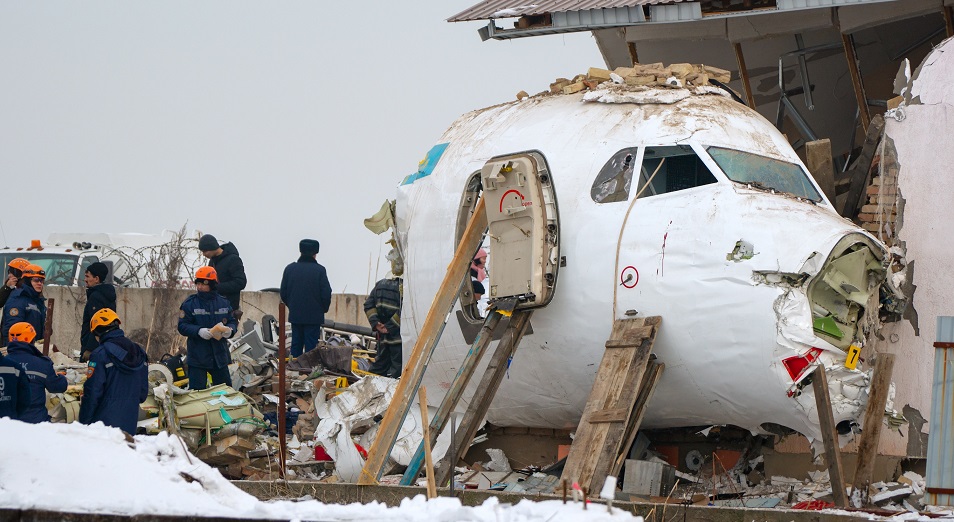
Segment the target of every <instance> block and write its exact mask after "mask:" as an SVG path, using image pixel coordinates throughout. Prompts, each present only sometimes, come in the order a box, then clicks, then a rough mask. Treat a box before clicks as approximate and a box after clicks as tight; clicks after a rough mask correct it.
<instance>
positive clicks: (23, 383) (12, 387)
mask: <svg viewBox="0 0 954 522" xmlns="http://www.w3.org/2000/svg"><path fill="white" fill-rule="evenodd" d="M29 407H30V379H28V378H27V374H26V372H25V371H23V370H21V369H20V365H18V364H17V363H15V362H13V361H11V360H10V358H9V357H4V356H3V354H2V353H0V417H9V418H11V419H19V418H20V415H22V414H23V412H25V411H26V410H27V408H29Z"/></svg>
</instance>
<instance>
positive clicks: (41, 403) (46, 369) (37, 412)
mask: <svg viewBox="0 0 954 522" xmlns="http://www.w3.org/2000/svg"><path fill="white" fill-rule="evenodd" d="M35 338H36V330H34V329H33V327H32V326H30V323H17V324H15V325H13V326H11V327H10V344H8V345H7V360H8V361H12V362H14V363H16V364H17V365H18V366H19V367H20V370H22V371H23V373H25V374H26V375H27V378H28V380H29V382H30V397H31V400H30V407H29V408H27V409H26V411H24V412H23V413H21V414H20V420H22V421H23V422H29V423H30V424H39V423H41V422H47V421H49V420H50V413H49V412H48V411H47V409H46V391H49V392H50V393H63V392H65V391H66V387H67V385H68V384H69V383H68V382H66V377H64V376H62V375H59V374H57V373H56V372H55V371H53V361H51V360H50V358H49V357H46V356H44V355H43V354H42V353H40V351H39V350H37V349H36V346H33V339H35Z"/></svg>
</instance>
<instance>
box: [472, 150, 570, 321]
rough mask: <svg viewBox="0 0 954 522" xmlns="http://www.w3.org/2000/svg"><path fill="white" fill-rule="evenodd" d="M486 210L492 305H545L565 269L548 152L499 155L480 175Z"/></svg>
mask: <svg viewBox="0 0 954 522" xmlns="http://www.w3.org/2000/svg"><path fill="white" fill-rule="evenodd" d="M480 183H481V187H482V189H483V192H484V194H483V197H484V201H485V205H486V206H487V223H488V230H487V242H486V243H485V244H487V245H488V247H489V252H490V255H489V256H488V265H487V268H488V271H489V273H490V275H489V288H487V292H488V296H489V299H490V302H491V303H493V302H496V301H500V300H503V299H509V298H516V300H517V305H516V308H537V307H541V306H546V305H547V304H548V303H549V302H550V300H551V299H553V292H554V290H555V288H556V282H557V273H558V271H559V269H560V224H559V219H558V216H557V201H556V193H555V191H554V190H553V180H552V178H551V176H550V169H549V167H548V166H547V162H546V159H545V158H544V157H543V154H541V153H539V152H536V151H531V152H521V153H518V154H510V155H506V156H498V157H495V158H492V159H491V160H490V161H488V162H487V163H486V164H485V165H484V167H483V168H482V169H481V171H480Z"/></svg>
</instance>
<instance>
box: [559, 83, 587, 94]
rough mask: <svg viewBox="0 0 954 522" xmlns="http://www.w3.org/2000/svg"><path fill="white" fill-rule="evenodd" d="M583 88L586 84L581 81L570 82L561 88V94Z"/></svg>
mask: <svg viewBox="0 0 954 522" xmlns="http://www.w3.org/2000/svg"><path fill="white" fill-rule="evenodd" d="M584 88H586V86H585V85H583V82H582V81H579V82H576V83H571V84H570V85H567V86H566V87H564V88H563V94H573V93H577V92H580V91H582V90H583V89H584Z"/></svg>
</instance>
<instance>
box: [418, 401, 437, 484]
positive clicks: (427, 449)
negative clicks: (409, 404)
mask: <svg viewBox="0 0 954 522" xmlns="http://www.w3.org/2000/svg"><path fill="white" fill-rule="evenodd" d="M418 401H419V402H420V403H421V426H422V428H421V429H422V430H423V432H424V433H423V435H424V436H423V439H424V441H423V442H424V464H425V466H424V473H425V475H427V498H428V499H432V498H437V485H436V484H435V483H434V461H433V460H432V459H431V436H430V433H429V432H430V430H429V427H428V425H427V388H425V387H424V386H421V389H420V391H419V392H418Z"/></svg>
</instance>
